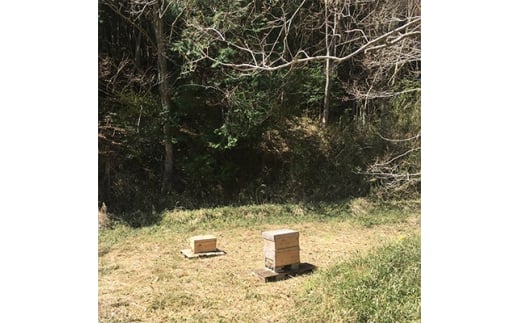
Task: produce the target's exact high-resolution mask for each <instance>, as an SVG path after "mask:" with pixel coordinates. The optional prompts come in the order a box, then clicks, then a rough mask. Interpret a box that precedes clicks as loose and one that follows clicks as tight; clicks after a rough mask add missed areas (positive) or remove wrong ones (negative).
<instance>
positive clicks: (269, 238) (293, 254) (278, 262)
mask: <svg viewBox="0 0 520 323" xmlns="http://www.w3.org/2000/svg"><path fill="white" fill-rule="evenodd" d="M262 237H263V238H264V263H265V267H267V268H269V269H272V270H275V271H276V270H278V269H281V268H282V267H285V266H288V265H291V266H295V265H298V264H299V263H300V240H299V238H300V234H299V232H298V231H295V230H291V229H279V230H271V231H264V232H262Z"/></svg>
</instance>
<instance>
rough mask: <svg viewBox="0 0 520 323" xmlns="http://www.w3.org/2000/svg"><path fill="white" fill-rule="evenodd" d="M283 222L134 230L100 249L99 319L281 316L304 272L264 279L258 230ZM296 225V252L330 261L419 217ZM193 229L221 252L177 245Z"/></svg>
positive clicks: (413, 224) (387, 237) (412, 228)
mask: <svg viewBox="0 0 520 323" xmlns="http://www.w3.org/2000/svg"><path fill="white" fill-rule="evenodd" d="M281 227H283V225H282V226H281V225H259V226H256V227H254V228H249V229H244V228H232V229H221V230H216V231H213V232H190V233H178V232H176V231H175V230H172V229H161V230H159V231H156V232H153V231H148V232H143V233H142V234H134V235H131V236H129V237H127V238H126V239H124V240H123V241H121V242H117V243H115V244H114V245H112V246H111V247H110V249H108V250H104V252H102V253H100V256H99V321H100V322H172V321H173V322H175V321H183V322H185V321H188V322H206V321H212V322H218V321H222V322H285V321H286V317H288V316H289V315H290V314H291V313H294V307H295V299H296V297H295V296H296V295H298V294H299V293H300V292H301V291H302V290H303V288H304V287H305V283H306V281H307V280H308V279H309V277H310V276H300V277H296V278H293V279H289V280H285V281H281V282H276V283H264V282H262V281H261V280H259V279H258V278H257V277H256V276H254V275H253V274H252V271H253V270H254V269H257V268H261V267H263V254H262V253H263V251H262V250H263V249H262V248H263V241H262V237H261V232H262V231H265V230H271V229H277V228H281ZM287 227H290V228H292V229H295V230H298V231H300V247H301V252H300V258H301V261H302V262H309V263H311V264H314V265H316V266H318V270H320V268H328V267H330V266H332V265H334V264H336V263H338V262H339V261H341V260H346V259H349V258H351V257H352V256H354V255H356V254H358V253H365V252H367V251H368V250H369V249H371V248H374V247H378V246H380V245H383V244H385V243H387V242H389V241H392V240H395V239H400V238H402V237H404V236H407V235H410V234H413V233H416V232H418V231H419V230H420V224H419V222H418V218H417V217H415V216H414V217H410V218H409V219H408V221H405V222H402V223H398V224H391V225H379V226H374V227H370V228H366V227H363V226H361V225H359V224H353V223H351V222H348V221H345V222H339V223H338V222H308V223H302V224H291V225H288V226H287ZM197 234H214V235H216V236H217V246H218V248H220V249H222V250H224V251H226V252H227V254H226V255H224V256H219V257H213V258H200V259H192V260H188V259H185V258H183V257H182V255H181V253H180V250H181V249H185V248H188V243H187V239H188V238H189V237H190V236H193V235H197Z"/></svg>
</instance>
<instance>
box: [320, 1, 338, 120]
mask: <svg viewBox="0 0 520 323" xmlns="http://www.w3.org/2000/svg"><path fill="white" fill-rule="evenodd" d="M337 25H338V19H337V14H336V12H335V11H334V21H333V25H332V33H330V34H329V3H328V1H325V47H326V55H327V57H328V56H331V54H332V55H333V56H336V44H335V43H336V39H335V38H336V27H337ZM331 49H332V51H331ZM333 74H334V62H333V61H332V59H330V58H327V59H326V60H325V90H324V95H323V113H322V117H321V124H322V125H324V126H325V125H327V123H328V122H329V111H330V89H331V79H332V76H333Z"/></svg>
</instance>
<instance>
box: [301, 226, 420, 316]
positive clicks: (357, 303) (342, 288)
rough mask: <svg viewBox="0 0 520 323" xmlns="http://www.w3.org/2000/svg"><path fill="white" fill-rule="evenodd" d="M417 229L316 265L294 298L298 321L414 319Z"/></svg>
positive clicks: (417, 284) (417, 309)
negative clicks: (319, 266) (351, 256)
mask: <svg viewBox="0 0 520 323" xmlns="http://www.w3.org/2000/svg"><path fill="white" fill-rule="evenodd" d="M420 303H421V246H420V235H413V236H410V237H407V238H403V239H402V240H400V241H398V242H394V243H392V244H389V245H386V246H384V247H380V248H378V249H375V250H374V251H372V252H371V253H370V254H369V255H368V256H364V257H357V258H355V259H352V260H350V261H346V262H341V263H339V264H337V265H335V266H333V267H332V268H329V269H327V270H325V271H321V272H320V273H318V274H317V275H315V276H314V277H313V278H312V279H311V280H310V281H309V282H308V283H307V287H306V290H305V292H304V293H302V296H301V298H300V300H299V301H298V305H297V308H298V311H297V312H296V314H295V315H294V318H295V320H297V321H304V322H419V321H420V318H421V305H420Z"/></svg>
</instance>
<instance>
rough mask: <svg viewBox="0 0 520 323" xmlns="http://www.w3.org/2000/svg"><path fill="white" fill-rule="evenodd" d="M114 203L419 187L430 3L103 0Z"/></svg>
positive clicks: (340, 195)
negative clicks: (423, 9)
mask: <svg viewBox="0 0 520 323" xmlns="http://www.w3.org/2000/svg"><path fill="white" fill-rule="evenodd" d="M98 3H99V10H98V13H99V15H98V24H99V29H98V31H99V35H98V39H99V47H98V48H99V55H98V61H99V73H98V76H99V109H98V118H99V126H98V128H99V131H98V137H99V178H98V181H99V203H100V204H101V203H102V202H105V203H106V204H107V205H108V207H109V208H110V209H112V210H113V211H117V212H121V213H131V212H132V211H135V210H138V209H139V210H147V211H148V210H152V209H162V208H172V207H175V206H183V207H195V206H202V205H212V204H221V203H261V202H277V201H314V200H335V199H346V198H349V197H353V196H360V195H368V194H375V195H378V196H382V197H385V196H395V195H400V196H402V195H407V196H409V195H415V194H419V193H420V93H421V92H420V87H421V85H420V77H421V56H420V46H421V44H420V30H421V16H420V3H419V1H417V0H393V1H389V0H388V1H384V0H377V1H376V0H349V1H339V0H325V1H324V0H298V1H277V0H272V1H241V0H233V1H232V0H225V1H205V0H186V1H180V0H177V1H173V0H172V1H168V0H124V1H114V0H100V1H99V2H98Z"/></svg>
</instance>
